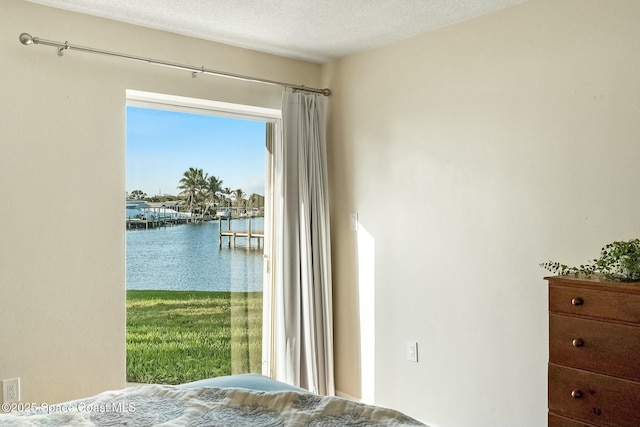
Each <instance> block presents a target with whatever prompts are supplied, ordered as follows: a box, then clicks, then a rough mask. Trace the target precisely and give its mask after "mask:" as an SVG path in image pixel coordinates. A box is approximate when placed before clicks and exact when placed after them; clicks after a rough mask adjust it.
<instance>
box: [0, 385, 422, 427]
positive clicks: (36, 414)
mask: <svg viewBox="0 0 640 427" xmlns="http://www.w3.org/2000/svg"><path fill="white" fill-rule="evenodd" d="M13 409H17V410H19V411H18V412H13V413H10V414H2V415H0V426H166V427H168V426H239V427H242V426H247V427H248V426H417V425H424V424H422V423H420V422H418V421H416V420H414V419H412V418H410V417H408V416H406V415H404V414H402V413H400V412H398V411H394V410H391V409H387V408H382V407H377V406H370V405H365V404H361V403H357V402H353V401H350V400H346V399H341V398H338V397H327V396H318V395H315V394H312V393H309V392H307V391H306V390H303V389H300V388H297V387H293V386H290V385H288V384H284V383H281V382H278V381H275V380H272V379H270V378H267V377H264V376H262V375H256V374H245V375H232V376H228V377H218V378H212V379H207V380H202V381H196V382H192V383H187V384H181V385H177V386H169V385H157V384H145V385H139V386H135V387H128V388H126V389H123V390H114V391H107V392H104V393H101V394H98V395H96V396H93V397H89V398H85V399H79V400H74V401H71V402H66V403H62V404H58V405H48V406H47V405H39V406H37V407H27V404H22V406H18V405H16V406H15V407H14V408H13Z"/></svg>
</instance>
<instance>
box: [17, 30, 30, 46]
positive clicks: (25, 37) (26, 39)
mask: <svg viewBox="0 0 640 427" xmlns="http://www.w3.org/2000/svg"><path fill="white" fill-rule="evenodd" d="M19 39H20V43H22V44H23V45H30V44H33V37H31V34H29V33H22V34H20V37H19Z"/></svg>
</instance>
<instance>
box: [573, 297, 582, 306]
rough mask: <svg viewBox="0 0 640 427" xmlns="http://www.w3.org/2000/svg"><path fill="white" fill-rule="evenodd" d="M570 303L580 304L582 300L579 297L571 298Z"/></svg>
mask: <svg viewBox="0 0 640 427" xmlns="http://www.w3.org/2000/svg"><path fill="white" fill-rule="evenodd" d="M571 304H573V305H582V304H584V300H583V299H582V298H580V297H578V298H571Z"/></svg>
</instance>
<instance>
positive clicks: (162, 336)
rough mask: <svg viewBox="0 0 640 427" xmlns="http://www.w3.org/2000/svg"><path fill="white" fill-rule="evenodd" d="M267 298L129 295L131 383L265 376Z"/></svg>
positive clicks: (248, 295)
mask: <svg viewBox="0 0 640 427" xmlns="http://www.w3.org/2000/svg"><path fill="white" fill-rule="evenodd" d="M261 362H262V293H261V292H250V293H239V292H195V291H127V381H128V382H138V383H160V384H179V383H184V382H189V381H195V380H200V379H203V378H210V377H217V376H221V375H231V374H239V373H248V372H253V373H260V372H261V371H262V363H261Z"/></svg>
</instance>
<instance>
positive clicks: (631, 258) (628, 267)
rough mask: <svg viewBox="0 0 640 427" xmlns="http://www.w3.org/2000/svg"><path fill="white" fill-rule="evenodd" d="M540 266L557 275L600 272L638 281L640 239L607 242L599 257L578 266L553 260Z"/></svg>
mask: <svg viewBox="0 0 640 427" xmlns="http://www.w3.org/2000/svg"><path fill="white" fill-rule="evenodd" d="M540 266H541V267H543V268H545V269H547V270H549V271H551V272H552V273H555V274H559V275H570V274H574V275H576V276H577V275H579V274H584V275H587V276H591V275H594V274H601V275H603V276H604V277H605V278H607V279H609V280H617V281H622V282H634V281H638V280H640V239H632V240H628V241H626V242H613V243H609V244H608V245H606V246H605V247H604V248H602V250H601V251H600V257H599V258H596V259H594V260H593V261H591V262H590V263H588V264H585V265H581V266H579V267H569V266H567V265H565V264H560V263H559V262H555V261H549V262H545V263H542V264H540Z"/></svg>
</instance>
